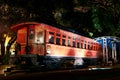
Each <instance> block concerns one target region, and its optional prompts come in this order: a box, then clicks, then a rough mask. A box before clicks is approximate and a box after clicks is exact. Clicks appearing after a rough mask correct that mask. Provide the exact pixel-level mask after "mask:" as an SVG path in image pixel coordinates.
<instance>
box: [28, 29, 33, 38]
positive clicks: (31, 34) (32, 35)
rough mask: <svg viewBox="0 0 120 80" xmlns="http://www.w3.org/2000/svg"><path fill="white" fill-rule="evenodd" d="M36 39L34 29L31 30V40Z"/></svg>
mask: <svg viewBox="0 0 120 80" xmlns="http://www.w3.org/2000/svg"><path fill="white" fill-rule="evenodd" d="M33 38H34V29H30V34H29V39H33Z"/></svg>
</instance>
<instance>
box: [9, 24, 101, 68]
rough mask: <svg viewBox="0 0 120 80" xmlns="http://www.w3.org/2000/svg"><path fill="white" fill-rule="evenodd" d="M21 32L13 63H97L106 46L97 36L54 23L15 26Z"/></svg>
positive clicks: (53, 65)
mask: <svg viewBox="0 0 120 80" xmlns="http://www.w3.org/2000/svg"><path fill="white" fill-rule="evenodd" d="M12 30H14V31H16V32H17V40H16V42H17V44H16V45H17V46H16V54H15V55H14V56H11V57H12V59H13V60H12V63H14V64H21V62H23V61H24V64H27V65H29V64H32V65H35V66H40V65H44V67H46V68H49V69H56V68H73V67H85V66H89V65H96V64H97V63H98V61H100V60H102V48H101V46H100V45H99V43H97V42H95V41H94V40H93V39H90V38H88V37H84V36H81V35H78V34H76V33H73V32H70V31H69V30H64V29H60V28H57V27H54V26H51V25H47V24H44V23H36V22H26V23H21V24H17V25H15V26H13V27H12Z"/></svg>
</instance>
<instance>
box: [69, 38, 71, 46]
mask: <svg viewBox="0 0 120 80" xmlns="http://www.w3.org/2000/svg"><path fill="white" fill-rule="evenodd" d="M68 46H71V41H70V37H68Z"/></svg>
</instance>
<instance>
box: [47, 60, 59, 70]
mask: <svg viewBox="0 0 120 80" xmlns="http://www.w3.org/2000/svg"><path fill="white" fill-rule="evenodd" d="M60 65H61V62H60V60H59V59H50V60H47V61H46V67H47V68H48V69H58V68H60Z"/></svg>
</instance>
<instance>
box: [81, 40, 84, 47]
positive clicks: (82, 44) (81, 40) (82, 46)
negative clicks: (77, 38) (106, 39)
mask: <svg viewBox="0 0 120 80" xmlns="http://www.w3.org/2000/svg"><path fill="white" fill-rule="evenodd" d="M81 48H84V45H83V40H81Z"/></svg>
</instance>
